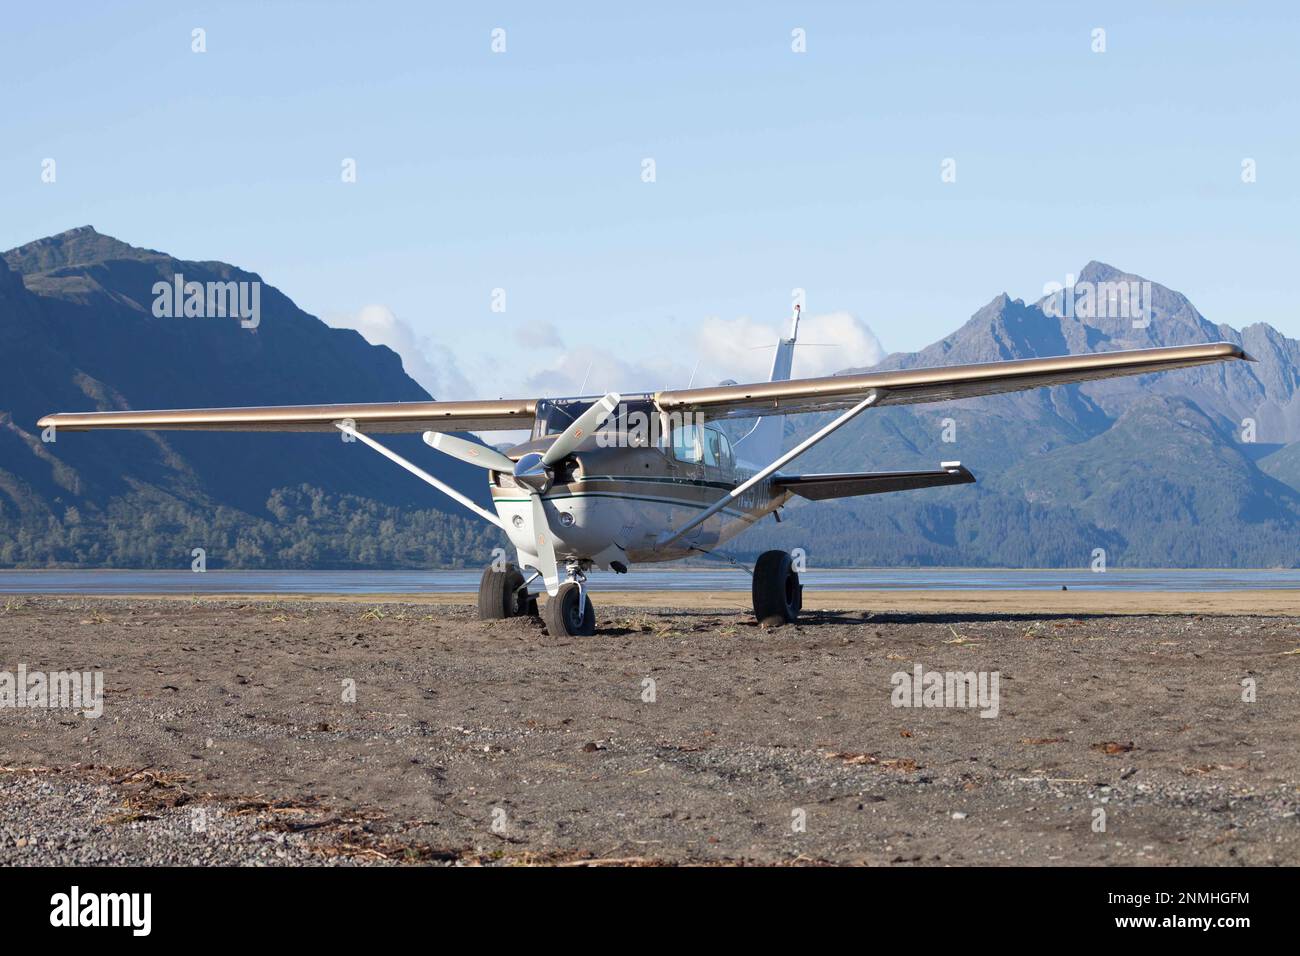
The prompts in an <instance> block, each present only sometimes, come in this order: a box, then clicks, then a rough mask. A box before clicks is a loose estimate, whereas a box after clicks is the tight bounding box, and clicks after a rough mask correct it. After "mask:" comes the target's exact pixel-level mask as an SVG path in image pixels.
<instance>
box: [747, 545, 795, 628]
mask: <svg viewBox="0 0 1300 956" xmlns="http://www.w3.org/2000/svg"><path fill="white" fill-rule="evenodd" d="M753 597H754V616H755V617H756V618H758V623H759V626H760V627H780V626H781V625H783V624H793V623H794V622H795V621H797V620H799V612H800V611H801V610H802V609H803V585H802V584H800V583H799V572H797V571H796V570H795V569H794V559H793V558H792V557H791V556H790V554H789V553H788V552H786V551H764V552H763V553H762V554H760V555H759V556H758V563H757V564H755V565H754V585H753Z"/></svg>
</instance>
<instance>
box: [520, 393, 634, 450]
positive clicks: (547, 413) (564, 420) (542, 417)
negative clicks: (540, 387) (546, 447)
mask: <svg viewBox="0 0 1300 956" xmlns="http://www.w3.org/2000/svg"><path fill="white" fill-rule="evenodd" d="M594 404H595V400H593V399H583V398H547V399H542V400H541V401H539V402H538V403H537V411H536V413H535V416H534V418H533V437H534V438H545V437H546V436H547V435H558V434H559V433H560V432H562V431H564V430H565V429H566V428H568V427H569V426H570V425H572V424H573V421H574V419H576V418H577V417H578V416H579V415H581V414H582V413H583V412H585V411H586V410H587V409H589V408H591V406H592V405H594ZM658 415H659V412H658V410H657V409H656V408H655V406H654V402H652V401H650V400H649V399H645V398H634V399H627V400H625V401H622V402H620V403H619V405H618V407H617V408H615V409H614V412H613V413H612V414H611V415H610V416H609V418H607V419H605V424H604V425H602V426H601V428H600V431H603V432H604V431H610V430H617V431H622V432H631V433H633V434H634V435H636V436H640V441H638V442H637V444H646V443H647V442H646V436H647V435H649V434H652V431H651V428H652V427H653V426H654V425H655V424H657V420H658Z"/></svg>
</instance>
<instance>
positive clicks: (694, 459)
mask: <svg viewBox="0 0 1300 956" xmlns="http://www.w3.org/2000/svg"><path fill="white" fill-rule="evenodd" d="M673 457H674V458H676V459H677V460H678V461H681V462H685V463H686V464H688V465H695V464H698V463H699V461H700V449H699V440H698V435H697V429H696V427H695V426H694V425H681V426H679V427H677V428H674V429H673Z"/></svg>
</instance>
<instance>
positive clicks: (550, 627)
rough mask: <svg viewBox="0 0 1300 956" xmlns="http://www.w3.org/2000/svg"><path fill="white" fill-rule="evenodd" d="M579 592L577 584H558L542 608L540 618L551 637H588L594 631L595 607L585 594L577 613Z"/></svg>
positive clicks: (589, 597)
mask: <svg viewBox="0 0 1300 956" xmlns="http://www.w3.org/2000/svg"><path fill="white" fill-rule="evenodd" d="M580 597H581V592H580V591H579V590H578V585H576V584H574V583H573V582H572V581H569V582H568V583H566V584H561V585H560V590H559V593H558V594H556V595H555V597H553V598H551V599H550V600H548V601H547V602H546V604H545V606H544V607H543V608H542V619H543V620H544V621H545V622H546V631H547V633H548V634H550V635H551V637H590V636H591V635H592V634H595V633H596V609H595V608H594V607H592V605H591V595H587V600H586V601H585V602H584V604H585V606H584V607H583V609H582V614H581V615H579V614H578V600H579V598H580Z"/></svg>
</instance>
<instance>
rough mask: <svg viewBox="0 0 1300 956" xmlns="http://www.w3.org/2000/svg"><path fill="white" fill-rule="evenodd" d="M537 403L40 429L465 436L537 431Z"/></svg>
mask: <svg viewBox="0 0 1300 956" xmlns="http://www.w3.org/2000/svg"><path fill="white" fill-rule="evenodd" d="M535 407H536V402H534V401H532V400H531V399H520V400H514V399H497V400H494V401H483V402H373V403H367V404H356V405H266V406H261V407H251V408H177V409H162V410H153V411H112V412H57V413H55V414H53V415H46V416H45V417H44V418H42V419H41V420H40V422H39V423H38V426H39V427H41V428H45V427H46V426H48V425H53V426H54V427H55V428H56V429H57V430H59V431H92V430H98V429H110V428H142V429H149V430H157V431H227V432H259V431H263V432H266V431H269V432H332V433H336V432H337V429H336V428H335V427H334V423H335V422H338V421H351V422H353V423H354V424H355V427H356V429H357V430H358V431H361V432H366V433H382V432H390V433H391V432H424V431H435V432H439V431H441V432H459V431H500V430H507V429H516V428H531V427H532V423H533V411H534V408H535Z"/></svg>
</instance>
